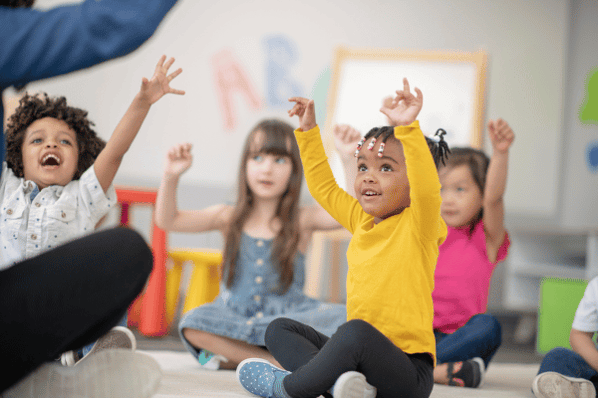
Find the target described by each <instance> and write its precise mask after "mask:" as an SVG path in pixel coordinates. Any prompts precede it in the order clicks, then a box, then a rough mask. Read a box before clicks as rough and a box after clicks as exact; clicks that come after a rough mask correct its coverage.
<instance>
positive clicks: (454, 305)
mask: <svg viewBox="0 0 598 398" xmlns="http://www.w3.org/2000/svg"><path fill="white" fill-rule="evenodd" d="M510 244H511V242H510V240H509V235H508V234H505V239H504V241H503V243H502V245H501V246H500V248H499V249H498V255H497V258H496V262H495V263H491V262H490V260H489V259H488V254H487V253H486V234H485V232H484V223H483V221H482V220H480V221H479V222H478V223H477V225H476V226H475V228H474V230H473V233H472V234H471V236H469V227H466V228H452V227H448V235H447V237H446V240H445V241H444V243H443V244H442V245H441V246H440V253H439V255H438V263H437V264H436V271H435V274H434V292H433V293H432V299H433V301H434V329H436V330H440V331H441V332H443V333H453V332H454V331H455V330H457V329H459V328H460V327H461V326H463V325H465V324H466V323H467V321H468V320H469V318H471V317H472V316H474V315H477V314H483V313H484V312H486V305H487V304H488V291H489V289H490V278H491V277H492V272H493V271H494V267H495V265H496V263H498V262H499V261H502V260H504V259H505V257H506V256H507V251H508V249H509V246H510Z"/></svg>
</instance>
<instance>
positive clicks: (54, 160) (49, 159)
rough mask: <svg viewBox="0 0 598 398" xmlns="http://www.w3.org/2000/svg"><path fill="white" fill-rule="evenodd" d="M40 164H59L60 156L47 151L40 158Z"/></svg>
mask: <svg viewBox="0 0 598 398" xmlns="http://www.w3.org/2000/svg"><path fill="white" fill-rule="evenodd" d="M42 166H60V158H59V157H58V156H56V155H54V154H53V153H49V154H47V155H46V156H44V158H43V159H42Z"/></svg>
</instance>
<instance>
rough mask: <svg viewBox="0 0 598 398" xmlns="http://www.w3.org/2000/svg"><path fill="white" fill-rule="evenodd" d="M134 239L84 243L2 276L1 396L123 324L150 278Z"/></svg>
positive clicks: (96, 237) (104, 236) (112, 236)
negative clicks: (41, 368)
mask: <svg viewBox="0 0 598 398" xmlns="http://www.w3.org/2000/svg"><path fill="white" fill-rule="evenodd" d="M152 262H153V261H152V253H151V251H150V249H149V247H148V246H147V244H146V243H145V241H144V239H143V238H142V237H141V236H140V235H139V234H138V233H137V232H135V231H133V230H130V229H126V228H114V229H109V230H105V231H101V232H97V233H94V234H92V235H88V236H85V237H83V238H80V239H77V240H75V241H72V242H70V243H67V244H65V245H62V246H59V247H57V248H55V249H52V250H50V251H47V252H45V253H42V254H40V255H39V256H36V257H33V258H30V259H27V260H24V261H22V262H20V263H18V264H16V265H14V266H12V267H10V268H8V269H6V270H5V271H1V272H0V322H2V325H3V327H2V332H1V333H0V358H2V362H3V363H4V365H5V366H4V367H3V368H4V370H3V371H2V377H0V392H2V391H4V390H6V389H7V388H8V387H10V386H11V385H13V384H15V383H16V382H18V381H19V380H20V379H22V378H23V377H25V376H26V375H28V374H29V373H31V372H32V371H34V370H35V369H36V368H37V367H39V366H40V365H42V364H43V363H45V362H48V361H52V360H54V359H56V358H58V357H59V356H60V354H61V353H63V352H65V351H68V350H75V349H78V348H81V347H83V346H84V345H86V344H88V343H91V342H93V341H95V340H97V339H98V338H99V337H101V336H102V335H104V334H106V333H107V332H108V331H109V330H110V329H111V328H112V327H113V326H114V325H116V324H118V322H119V321H120V320H121V319H122V318H123V316H124V314H125V312H126V311H127V308H128V306H129V304H130V303H131V302H132V301H133V300H134V299H135V297H136V296H137V295H138V294H139V293H140V292H141V290H142V289H143V287H144V286H145V283H146V281H147V278H148V276H149V274H150V272H151V270H152Z"/></svg>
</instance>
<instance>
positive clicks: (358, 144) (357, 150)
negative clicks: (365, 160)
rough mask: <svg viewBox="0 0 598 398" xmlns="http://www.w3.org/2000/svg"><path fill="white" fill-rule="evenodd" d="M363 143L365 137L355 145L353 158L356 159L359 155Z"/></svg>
mask: <svg viewBox="0 0 598 398" xmlns="http://www.w3.org/2000/svg"><path fill="white" fill-rule="evenodd" d="M364 142H365V137H363V138H362V139H361V140H360V141H359V142H358V143H357V149H356V150H355V157H357V156H358V155H359V151H361V147H362V146H363V143H364Z"/></svg>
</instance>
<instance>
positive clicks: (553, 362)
mask: <svg viewBox="0 0 598 398" xmlns="http://www.w3.org/2000/svg"><path fill="white" fill-rule="evenodd" d="M544 372H557V373H560V374H562V375H565V376H569V377H577V378H581V379H586V380H590V379H592V377H596V376H598V372H596V371H595V370H594V369H593V368H592V367H591V366H590V365H589V364H588V363H587V362H586V361H585V360H584V359H583V358H582V356H581V355H579V354H578V353H576V352H575V351H572V350H569V349H567V348H563V347H557V348H553V349H552V350H550V351H549V352H548V354H546V355H545V356H544V358H543V359H542V363H541V364H540V369H539V370H538V374H540V373H544Z"/></svg>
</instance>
